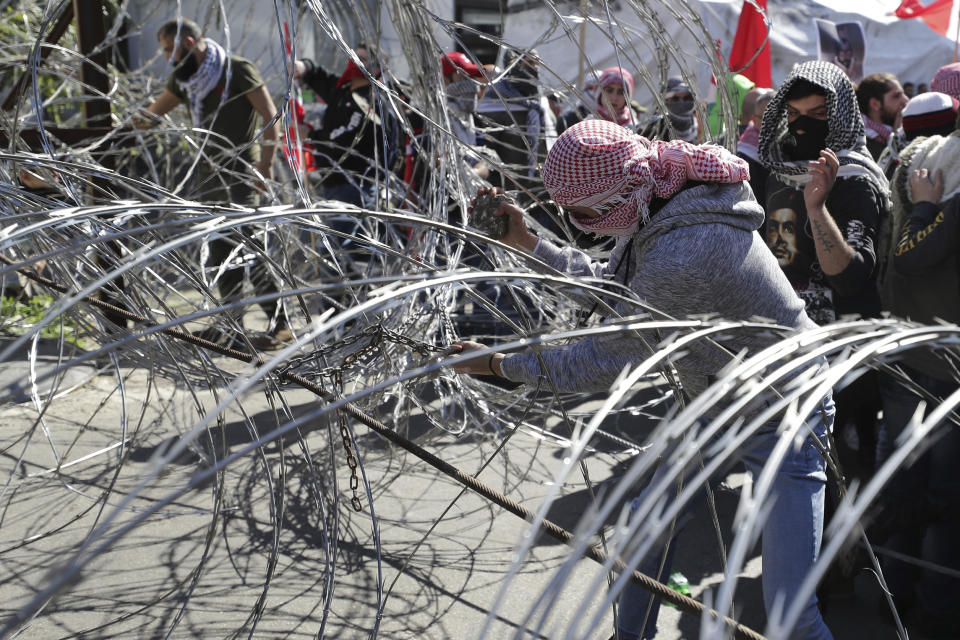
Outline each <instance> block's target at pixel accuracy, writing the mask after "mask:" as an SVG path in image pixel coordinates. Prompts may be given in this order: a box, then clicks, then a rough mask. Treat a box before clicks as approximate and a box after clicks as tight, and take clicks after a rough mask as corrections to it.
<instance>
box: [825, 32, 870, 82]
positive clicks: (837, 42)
mask: <svg viewBox="0 0 960 640" xmlns="http://www.w3.org/2000/svg"><path fill="white" fill-rule="evenodd" d="M813 23H814V24H815V25H816V27H817V41H818V45H817V49H818V51H819V58H820V60H826V61H827V62H832V63H834V64H835V65H837V66H838V67H840V68H841V69H843V71H844V73H846V74H847V77H848V78H850V81H851V82H853V83H854V84H857V83H858V82H860V80H862V79H863V59H864V58H865V57H866V55H867V39H866V36H865V34H864V31H863V24H862V23H860V22H831V21H829V20H822V19H820V18H816V19H814V21H813Z"/></svg>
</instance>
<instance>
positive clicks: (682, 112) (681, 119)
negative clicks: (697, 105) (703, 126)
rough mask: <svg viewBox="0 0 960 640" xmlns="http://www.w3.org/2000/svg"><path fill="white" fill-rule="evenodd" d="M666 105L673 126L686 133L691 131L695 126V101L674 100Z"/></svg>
mask: <svg viewBox="0 0 960 640" xmlns="http://www.w3.org/2000/svg"><path fill="white" fill-rule="evenodd" d="M666 105H667V111H668V112H669V114H670V121H671V122H672V123H673V126H674V127H675V128H677V129H680V130H684V131H685V130H687V129H689V128H690V126H691V125H692V124H693V109H694V102H693V100H674V101H672V102H667V103H666Z"/></svg>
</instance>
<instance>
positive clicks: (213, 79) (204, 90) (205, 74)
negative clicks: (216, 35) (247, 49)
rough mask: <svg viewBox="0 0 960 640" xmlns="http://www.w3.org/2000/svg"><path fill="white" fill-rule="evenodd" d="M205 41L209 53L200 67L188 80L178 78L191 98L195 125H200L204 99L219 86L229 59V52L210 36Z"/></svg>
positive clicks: (180, 85)
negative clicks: (224, 66)
mask: <svg viewBox="0 0 960 640" xmlns="http://www.w3.org/2000/svg"><path fill="white" fill-rule="evenodd" d="M203 41H204V42H205V43H206V44H207V53H206V55H205V56H204V58H203V62H201V63H200V68H199V69H197V72H196V73H194V74H193V75H192V76H190V78H188V79H187V80H177V84H178V85H179V87H180V90H181V91H183V92H185V93H186V94H187V96H188V97H189V98H190V117H191V118H192V119H193V126H195V127H199V126H200V121H201V119H202V118H203V99H204V98H206V97H207V95H208V94H209V93H210V92H211V91H213V88H214V87H216V86H217V83H218V82H219V81H220V76H221V75H222V74H223V65H224V64H225V63H226V60H227V52H226V51H225V50H224V49H223V47H221V46H220V45H219V44H218V43H217V42H215V41H213V40H211V39H210V38H204V39H203Z"/></svg>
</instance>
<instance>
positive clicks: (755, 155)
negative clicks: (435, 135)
mask: <svg viewBox="0 0 960 640" xmlns="http://www.w3.org/2000/svg"><path fill="white" fill-rule="evenodd" d="M774 94H776V91H774V90H773V89H751V90H750V91H749V92H747V95H746V96H745V97H744V99H743V113H744V115H747V116H748V120H747V126H746V128H744V130H743V133H742V134H741V135H740V140H738V141H737V155H738V156H740V157H741V158H743V159H744V160H746V161H747V165H748V166H749V167H750V188H751V189H753V195H754V196H756V198H757V202H759V203H760V204H761V205H765V204H766V202H767V178H768V177H769V175H770V172H769V171H767V169H766V167H764V166H763V164H762V163H761V162H760V155H759V151H758V150H757V145H758V144H759V143H760V125H761V123H762V122H763V112H764V110H765V109H766V108H767V105H768V104H770V99H771V98H773V96H774Z"/></svg>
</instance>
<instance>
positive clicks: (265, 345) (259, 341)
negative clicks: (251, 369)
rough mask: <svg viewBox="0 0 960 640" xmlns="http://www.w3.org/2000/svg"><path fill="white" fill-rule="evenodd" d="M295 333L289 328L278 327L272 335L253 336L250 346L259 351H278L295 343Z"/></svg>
mask: <svg viewBox="0 0 960 640" xmlns="http://www.w3.org/2000/svg"><path fill="white" fill-rule="evenodd" d="M293 340H294V338H293V332H292V331H290V329H289V328H288V327H278V328H277V329H275V330H274V332H273V333H272V334H265V335H259V336H251V337H250V344H252V345H253V348H254V349H257V350H259V351H276V350H277V349H282V348H283V347H284V346H286V345H288V344H290V343H291V342H293Z"/></svg>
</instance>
